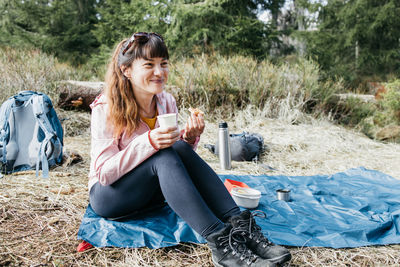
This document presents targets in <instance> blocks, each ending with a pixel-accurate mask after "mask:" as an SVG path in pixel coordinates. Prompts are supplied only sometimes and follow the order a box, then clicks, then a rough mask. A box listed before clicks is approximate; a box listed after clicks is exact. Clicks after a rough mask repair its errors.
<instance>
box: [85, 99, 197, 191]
mask: <svg viewBox="0 0 400 267" xmlns="http://www.w3.org/2000/svg"><path fill="white" fill-rule="evenodd" d="M106 100H107V99H106V96H105V95H103V94H102V95H99V96H98V97H97V98H96V100H95V101H93V103H92V104H91V105H90V107H91V108H92V118H91V135H92V138H91V141H92V143H91V151H90V157H91V161H90V172H89V191H90V188H91V187H92V186H93V185H94V184H95V183H96V182H97V181H99V182H100V184H102V185H110V184H112V183H114V182H115V181H117V180H118V179H119V178H121V177H122V176H123V175H124V174H126V173H128V172H129V171H131V170H132V169H134V168H135V167H136V166H138V165H139V164H140V163H142V162H143V161H144V160H146V159H147V158H149V157H150V156H151V155H153V154H154V153H156V152H157V150H156V149H154V147H153V146H152V145H151V144H150V140H149V138H148V131H149V130H150V128H149V127H148V125H147V124H146V123H144V122H143V121H140V124H139V127H138V129H136V131H135V132H134V133H133V134H132V136H127V135H126V133H125V132H124V133H123V134H122V135H121V137H120V138H119V139H113V136H112V133H113V126H112V125H110V123H108V124H107V123H106V118H107V109H108V104H107V103H106ZM156 100H157V111H158V114H159V115H161V114H166V113H178V108H177V106H176V101H175V98H174V97H173V96H172V95H171V94H169V93H167V92H162V93H160V94H158V95H156ZM157 127H159V124H158V122H156V125H155V128H157ZM183 132H184V130H182V131H181V136H182V134H183ZM198 142H199V138H197V139H196V142H195V143H194V145H192V147H193V149H196V147H197V144H198Z"/></svg>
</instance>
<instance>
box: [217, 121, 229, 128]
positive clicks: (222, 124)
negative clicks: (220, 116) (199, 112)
mask: <svg viewBox="0 0 400 267" xmlns="http://www.w3.org/2000/svg"><path fill="white" fill-rule="evenodd" d="M219 128H228V124H227V123H226V122H220V123H219Z"/></svg>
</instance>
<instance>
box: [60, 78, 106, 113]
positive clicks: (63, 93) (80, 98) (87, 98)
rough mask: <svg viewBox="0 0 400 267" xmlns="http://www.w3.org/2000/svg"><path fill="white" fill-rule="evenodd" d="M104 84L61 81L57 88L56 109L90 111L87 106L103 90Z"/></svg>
mask: <svg viewBox="0 0 400 267" xmlns="http://www.w3.org/2000/svg"><path fill="white" fill-rule="evenodd" d="M103 86H104V82H83V81H63V82H61V83H60V86H59V87H58V92H59V98H58V99H59V100H58V103H57V105H58V107H60V108H62V109H65V110H72V109H75V110H85V111H90V107H89V105H90V104H91V103H92V102H93V101H94V99H95V98H96V97H97V96H98V95H99V94H100V93H101V91H102V90H103Z"/></svg>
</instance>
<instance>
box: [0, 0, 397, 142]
mask: <svg viewBox="0 0 400 267" xmlns="http://www.w3.org/2000/svg"><path fill="white" fill-rule="evenodd" d="M398 14H400V2H399V1H397V0H385V1H376V0H349V1H344V0H329V1H315V0H206V1H199V0H174V1H172V0H160V1H155V0H149V1H133V0H132V1H131V0H73V1H66V0H36V1H29V0H24V1H23V0H1V1H0V47H1V50H2V52H3V54H7V53H11V52H10V50H9V48H10V47H12V48H13V49H17V51H21V52H22V53H26V51H33V50H39V51H41V52H42V53H46V54H49V55H52V56H54V57H55V58H56V60H57V61H58V62H63V63H65V64H68V65H71V66H72V67H73V68H75V69H76V70H77V71H78V72H79V73H80V75H79V76H80V78H81V79H85V80H97V81H102V80H103V76H104V73H105V69H106V65H107V60H108V59H109V58H110V54H111V51H112V49H113V47H114V46H115V44H116V43H117V42H118V41H120V40H121V39H123V38H125V37H129V36H130V35H131V34H132V32H136V31H149V32H151V31H152V32H157V33H160V34H161V35H163V37H164V38H165V40H166V42H167V45H168V47H169V48H170V52H171V53H170V54H171V55H173V60H172V63H177V64H178V65H179V63H182V62H186V63H183V64H184V65H187V64H188V62H189V61H191V60H192V61H193V60H194V61H196V60H198V58H199V56H201V57H202V58H203V61H204V63H205V64H211V65H214V67H212V68H210V69H208V70H207V73H201V70H199V69H197V68H198V66H192V68H193V71H194V72H195V73H199V75H194V77H193V79H196V81H195V82H194V83H193V84H191V85H190V86H189V87H190V88H188V84H187V81H183V80H182V79H181V78H182V77H181V76H179V75H178V74H177V76H174V75H172V79H171V81H170V85H172V86H176V87H178V88H180V89H183V90H182V91H180V92H179V91H177V94H184V95H182V96H177V97H178V98H180V97H184V96H191V97H190V98H189V100H186V101H195V103H190V102H189V103H187V104H188V105H198V104H199V103H207V104H208V106H207V107H206V109H208V110H209V111H213V110H215V109H216V108H217V107H224V106H225V105H232V103H233V105H234V106H236V107H244V106H246V105H248V104H252V105H256V106H261V107H262V105H263V104H265V99H268V98H271V97H272V96H274V97H278V98H279V97H283V96H284V97H286V94H287V92H284V91H282V90H279V88H277V87H278V86H279V85H276V86H275V87H276V88H277V89H276V90H274V89H273V88H274V86H273V85H271V83H273V82H269V84H268V78H267V77H264V78H266V79H267V81H265V82H266V84H264V85H263V84H261V83H260V82H257V81H256V80H257V77H255V74H257V75H258V76H260V75H261V76H263V71H262V67H260V66H263V65H265V64H267V65H268V64H273V65H274V66H282V65H284V64H287V65H289V66H298V67H299V68H302V67H301V66H302V65H304V64H311V65H313V66H314V70H313V71H312V73H311V75H313V77H314V76H315V77H314V78H316V80H315V81H314V80H313V82H315V83H316V84H314V85H313V86H314V88H307V87H304V86H303V88H301V90H299V91H303V92H302V93H301V96H300V97H303V98H305V97H306V98H307V99H303V100H304V101H303V102H304V106H303V107H302V108H303V110H304V111H305V112H308V113H314V114H316V115H317V116H318V114H321V113H324V114H328V115H329V116H331V117H332V118H333V119H334V120H335V121H337V122H338V123H341V124H345V125H349V126H355V127H357V128H358V129H360V130H361V131H362V132H364V133H365V134H367V135H368V136H369V137H371V138H376V136H377V134H378V133H379V132H380V131H381V130H382V129H384V128H385V127H387V126H392V125H398V124H399V122H400V82H399V74H400V16H398ZM234 57H236V58H237V57H240V58H241V60H239V62H236V61H237V60H235V59H232V58H234ZM216 58H219V59H220V60H218V61H216ZM232 60H233V61H232ZM194 61H193V62H192V63H194ZM222 62H226V63H228V64H238V65H239V66H228V68H230V71H226V70H221V69H218V68H219V67H220V68H223V67H226V66H225V65H224V64H223V63H222ZM189 65H190V64H189ZM249 65H251V66H253V67H252V71H253V72H252V73H248V71H246V73H248V74H250V75H251V77H253V79H254V81H253V86H254V88H249V87H248V86H247V85H248V84H251V83H252V82H246V81H245V80H242V81H241V82H239V83H236V84H232V82H230V81H229V80H231V79H228V78H229V77H230V76H231V75H234V76H236V77H243V79H246V77H245V76H244V75H243V71H245V70H246V68H247V67H249ZM210 71H211V72H210ZM289 72H290V71H289ZM201 74H203V75H204V76H203V77H202V76H201ZM257 75H256V76H257ZM296 75H297V76H298V75H303V76H304V72H303V73H302V71H300V72H297V73H293V72H292V73H284V74H283V76H285V77H286V78H287V79H290V77H293V76H296ZM264 76H265V75H264ZM285 77H284V78H285ZM273 78H274V77H272V78H271V77H270V80H273ZM279 79H280V78H279ZM279 79H278V78H277V81H278V83H279ZM304 79H306V80H309V79H311V80H312V79H313V78H310V77H304ZM249 80H251V78H250V79H249ZM254 82H256V83H257V84H254ZM311 83H312V82H311ZM382 86H383V87H382ZM2 87H3V88H4V87H5V86H4V84H2ZM379 88H381V89H382V88H383V92H381V91H382V90H381V91H380V92H378V93H380V94H381V95H380V97H379V99H378V101H374V102H373V103H370V102H368V103H366V102H364V101H362V100H360V99H358V98H353V97H350V98H346V99H345V101H341V102H340V104H338V100H337V98H335V97H334V96H335V95H337V94H340V93H349V92H355V93H363V94H376V93H377V92H376V91H377V90H379ZM19 89H24V88H19ZM42 90H44V91H46V88H43V89H42ZM259 91H262V92H263V93H259ZM304 92H305V93H304ZM383 95H385V97H382V96H383ZM5 97H6V96H5V95H4V97H2V99H0V100H2V101H3V100H4V98H5ZM210 99H213V100H214V101H211V102H212V103H211V102H210ZM378 135H379V134H378ZM396 136H397V135H396V134H394V137H393V136H391V137H390V139H392V140H395V141H398V140H399V139H400V138H398V136H397V137H396Z"/></svg>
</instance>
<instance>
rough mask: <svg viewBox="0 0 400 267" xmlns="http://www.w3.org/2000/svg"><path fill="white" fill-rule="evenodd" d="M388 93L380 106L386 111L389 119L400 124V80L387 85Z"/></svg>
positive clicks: (384, 95)
mask: <svg viewBox="0 0 400 267" xmlns="http://www.w3.org/2000/svg"><path fill="white" fill-rule="evenodd" d="M386 89H387V91H386V93H384V94H383V95H382V96H383V97H382V99H381V100H380V104H381V105H382V107H383V109H384V110H385V111H386V113H387V115H388V118H391V119H392V120H394V122H397V123H400V80H395V81H393V82H391V83H387V84H386Z"/></svg>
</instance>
